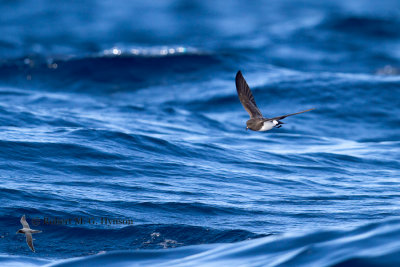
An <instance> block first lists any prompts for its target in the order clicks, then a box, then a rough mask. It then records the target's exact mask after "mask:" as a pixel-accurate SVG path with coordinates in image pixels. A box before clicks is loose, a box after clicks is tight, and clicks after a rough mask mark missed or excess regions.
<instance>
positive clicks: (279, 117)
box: [268, 108, 315, 121]
mask: <svg viewBox="0 0 400 267" xmlns="http://www.w3.org/2000/svg"><path fill="white" fill-rule="evenodd" d="M313 109H315V108H310V109H307V110H303V111H300V112H296V113H292V114H288V115H283V116H278V117H275V118H271V119H268V120H271V121H272V120H282V119H284V118H286V117H289V116H293V115H297V114H301V113H304V112H308V111H311V110H313Z"/></svg>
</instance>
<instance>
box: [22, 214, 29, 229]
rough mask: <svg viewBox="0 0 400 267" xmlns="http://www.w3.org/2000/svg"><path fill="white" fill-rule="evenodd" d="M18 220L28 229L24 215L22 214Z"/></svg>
mask: <svg viewBox="0 0 400 267" xmlns="http://www.w3.org/2000/svg"><path fill="white" fill-rule="evenodd" d="M20 222H21V224H22V227H23V228H28V229H29V228H30V227H29V224H28V222H27V221H26V219H25V215H23V216H22V217H21V220H20Z"/></svg>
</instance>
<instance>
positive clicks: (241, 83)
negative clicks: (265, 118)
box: [235, 70, 262, 118]
mask: <svg viewBox="0 0 400 267" xmlns="http://www.w3.org/2000/svg"><path fill="white" fill-rule="evenodd" d="M235 81H236V90H237V93H238V96H239V100H240V102H241V103H242V105H243V107H244V109H245V110H246V111H247V112H248V113H249V115H250V118H262V114H261V112H260V110H259V109H258V107H257V104H256V101H255V100H254V96H253V94H252V93H251V90H250V87H249V86H248V85H247V82H246V80H245V79H244V78H243V75H242V72H241V71H240V70H239V71H238V73H237V74H236V79H235Z"/></svg>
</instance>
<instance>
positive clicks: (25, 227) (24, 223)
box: [17, 215, 42, 252]
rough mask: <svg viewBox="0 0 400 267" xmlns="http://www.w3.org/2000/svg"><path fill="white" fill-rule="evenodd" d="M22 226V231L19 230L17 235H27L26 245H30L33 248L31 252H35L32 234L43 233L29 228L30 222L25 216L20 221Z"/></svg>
mask: <svg viewBox="0 0 400 267" xmlns="http://www.w3.org/2000/svg"><path fill="white" fill-rule="evenodd" d="M20 222H21V224H22V229H19V230H18V232H17V234H18V233H19V234H25V237H26V243H27V244H28V246H29V247H30V248H31V250H32V251H33V252H35V248H34V247H33V239H32V234H36V233H41V232H42V231H39V230H33V229H31V228H30V227H29V224H28V222H27V221H26V219H25V215H24V216H22V217H21V220H20Z"/></svg>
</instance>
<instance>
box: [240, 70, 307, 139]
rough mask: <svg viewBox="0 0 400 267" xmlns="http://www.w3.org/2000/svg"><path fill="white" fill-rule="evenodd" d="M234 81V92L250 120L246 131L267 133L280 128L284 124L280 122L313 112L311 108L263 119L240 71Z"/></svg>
mask: <svg viewBox="0 0 400 267" xmlns="http://www.w3.org/2000/svg"><path fill="white" fill-rule="evenodd" d="M235 80H236V90H237V93H238V96H239V100H240V102H242V105H243V107H244V109H245V110H246V111H247V112H248V113H249V115H250V120H248V121H247V122H246V124H247V127H246V130H247V129H250V130H253V131H268V130H271V129H272V128H274V127H276V128H280V127H282V125H281V124H284V123H283V122H281V121H280V120H282V119H284V118H286V117H289V116H293V115H297V114H300V113H304V112H307V111H310V110H313V108H310V109H307V110H304V111H300V112H297V113H292V114H288V115H283V116H278V117H274V118H271V119H268V118H264V117H263V115H262V114H261V111H260V110H259V109H258V107H257V104H256V101H255V100H254V96H253V94H252V93H251V90H250V87H249V86H248V85H247V82H246V80H245V79H244V78H243V75H242V72H241V71H240V70H239V71H238V72H237V74H236V79H235Z"/></svg>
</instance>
